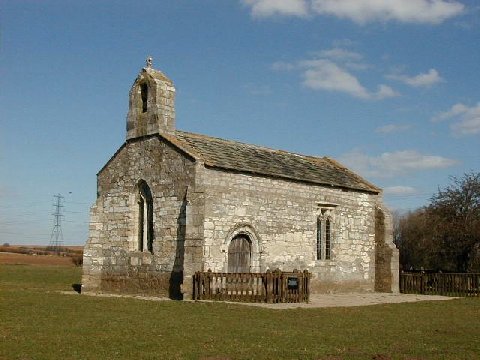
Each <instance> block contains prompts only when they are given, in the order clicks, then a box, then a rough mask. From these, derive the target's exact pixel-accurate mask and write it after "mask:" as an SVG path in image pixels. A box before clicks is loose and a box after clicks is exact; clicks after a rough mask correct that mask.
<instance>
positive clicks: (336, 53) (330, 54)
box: [319, 47, 363, 61]
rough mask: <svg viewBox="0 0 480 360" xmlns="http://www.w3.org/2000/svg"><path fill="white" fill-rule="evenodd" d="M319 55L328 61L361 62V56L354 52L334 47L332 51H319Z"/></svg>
mask: <svg viewBox="0 0 480 360" xmlns="http://www.w3.org/2000/svg"><path fill="white" fill-rule="evenodd" d="M319 55H320V56H321V57H325V58H328V59H333V60H355V61H359V60H362V58H363V56H362V55H361V54H359V53H356V52H354V51H350V50H346V49H342V48H339V47H335V48H332V49H328V50H322V51H320V53H319Z"/></svg>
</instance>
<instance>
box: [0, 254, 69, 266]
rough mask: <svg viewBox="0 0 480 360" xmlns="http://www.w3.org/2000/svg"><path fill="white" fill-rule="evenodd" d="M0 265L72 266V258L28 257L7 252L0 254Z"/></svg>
mask: <svg viewBox="0 0 480 360" xmlns="http://www.w3.org/2000/svg"><path fill="white" fill-rule="evenodd" d="M0 264H17V265H18V264H26V265H57V266H58V265H61V266H74V264H73V262H72V258H71V257H69V256H57V255H29V254H17V253H8V252H0Z"/></svg>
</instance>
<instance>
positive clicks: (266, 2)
mask: <svg viewBox="0 0 480 360" xmlns="http://www.w3.org/2000/svg"><path fill="white" fill-rule="evenodd" d="M243 3H244V4H246V5H247V6H251V8H252V16H253V17H268V16H274V15H283V16H300V17H303V16H307V15H308V13H309V9H308V4H307V1H306V0H243Z"/></svg>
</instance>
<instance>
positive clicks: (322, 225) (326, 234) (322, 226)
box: [316, 209, 332, 260]
mask: <svg viewBox="0 0 480 360" xmlns="http://www.w3.org/2000/svg"><path fill="white" fill-rule="evenodd" d="M316 250H317V256H316V258H317V260H330V259H331V258H332V219H331V216H330V211H328V210H327V211H325V210H323V209H322V215H321V216H319V217H317V249H316Z"/></svg>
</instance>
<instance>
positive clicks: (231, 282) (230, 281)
mask: <svg viewBox="0 0 480 360" xmlns="http://www.w3.org/2000/svg"><path fill="white" fill-rule="evenodd" d="M193 281H194V294H193V299H194V300H223V301H244V302H268V303H280V302H290V303H299V302H308V298H309V294H310V273H309V272H308V271H307V270H305V271H303V272H302V271H297V270H294V271H293V272H282V271H280V270H276V271H273V272H272V271H267V272H266V273H214V272H212V271H211V270H208V271H206V272H201V271H199V272H197V273H195V276H194V279H193Z"/></svg>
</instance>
